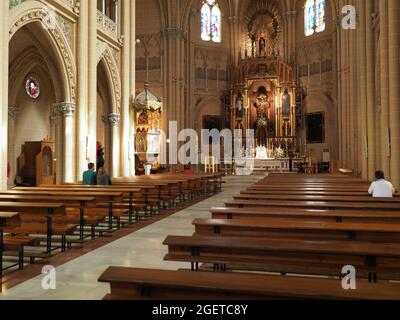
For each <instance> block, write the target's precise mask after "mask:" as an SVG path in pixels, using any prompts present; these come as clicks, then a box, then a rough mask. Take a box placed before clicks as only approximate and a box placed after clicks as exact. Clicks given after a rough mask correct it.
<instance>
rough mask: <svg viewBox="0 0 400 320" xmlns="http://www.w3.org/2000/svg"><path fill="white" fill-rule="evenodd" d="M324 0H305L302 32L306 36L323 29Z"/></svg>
mask: <svg viewBox="0 0 400 320" xmlns="http://www.w3.org/2000/svg"><path fill="white" fill-rule="evenodd" d="M325 26H326V25H325V0H307V1H306V4H305V6H304V34H305V35H306V36H307V37H308V36H311V35H313V34H314V33H318V32H322V31H324V30H325Z"/></svg>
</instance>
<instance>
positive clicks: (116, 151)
mask: <svg viewBox="0 0 400 320" xmlns="http://www.w3.org/2000/svg"><path fill="white" fill-rule="evenodd" d="M103 121H104V122H105V123H106V124H107V125H109V127H110V136H111V137H110V144H109V147H110V149H111V152H110V153H109V155H110V158H111V159H110V168H109V170H110V175H111V177H112V178H117V177H119V173H120V167H119V165H120V159H119V156H120V134H119V132H120V127H119V124H120V122H121V116H120V115H119V114H115V113H112V114H109V115H108V116H106V117H104V118H103Z"/></svg>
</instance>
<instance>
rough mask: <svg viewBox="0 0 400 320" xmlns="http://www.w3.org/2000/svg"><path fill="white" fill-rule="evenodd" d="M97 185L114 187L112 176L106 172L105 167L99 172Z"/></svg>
mask: <svg viewBox="0 0 400 320" xmlns="http://www.w3.org/2000/svg"><path fill="white" fill-rule="evenodd" d="M97 185H99V186H111V185H112V183H111V178H110V175H109V174H108V173H107V172H106V169H104V167H101V168H100V169H99V172H97Z"/></svg>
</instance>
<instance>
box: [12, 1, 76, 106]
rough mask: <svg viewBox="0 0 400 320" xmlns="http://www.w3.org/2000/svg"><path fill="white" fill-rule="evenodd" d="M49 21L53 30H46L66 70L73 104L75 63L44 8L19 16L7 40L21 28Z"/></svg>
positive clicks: (62, 35)
mask: <svg viewBox="0 0 400 320" xmlns="http://www.w3.org/2000/svg"><path fill="white" fill-rule="evenodd" d="M49 19H50V20H51V24H52V25H53V26H54V27H53V28H47V29H46V30H47V31H48V32H49V33H50V34H51V35H52V37H53V39H54V41H55V44H56V46H57V49H58V52H59V53H60V54H61V56H62V59H63V62H64V66H65V69H66V75H67V77H68V80H69V83H68V84H67V85H68V87H69V91H70V92H69V93H70V99H71V100H72V101H73V102H75V101H76V72H75V62H74V59H73V55H72V52H71V49H70V47H69V44H68V41H67V40H66V38H65V36H64V33H63V31H62V30H61V28H60V27H59V26H58V24H57V22H56V21H53V20H54V18H53V17H51V15H49V12H48V10H46V7H42V8H34V9H31V10H28V11H26V12H24V14H22V15H20V16H19V17H18V18H17V19H16V20H15V21H14V22H13V24H12V26H11V27H10V29H9V39H11V38H12V37H13V35H14V34H15V33H16V32H17V31H18V30H19V29H20V28H22V27H23V26H25V25H27V24H29V23H31V22H33V21H39V22H41V23H43V24H44V25H48V24H49Z"/></svg>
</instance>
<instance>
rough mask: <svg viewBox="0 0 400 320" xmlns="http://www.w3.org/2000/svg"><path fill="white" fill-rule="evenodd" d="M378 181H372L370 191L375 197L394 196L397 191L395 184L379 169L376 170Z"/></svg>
mask: <svg viewBox="0 0 400 320" xmlns="http://www.w3.org/2000/svg"><path fill="white" fill-rule="evenodd" d="M375 178H376V181H375V182H372V184H371V186H370V187H369V190H368V193H369V194H370V195H372V196H373V197H374V198H393V195H394V193H395V190H394V187H393V185H392V184H391V183H390V182H389V181H386V180H385V174H384V173H383V171H381V170H379V171H377V172H375Z"/></svg>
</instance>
